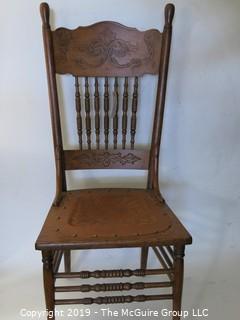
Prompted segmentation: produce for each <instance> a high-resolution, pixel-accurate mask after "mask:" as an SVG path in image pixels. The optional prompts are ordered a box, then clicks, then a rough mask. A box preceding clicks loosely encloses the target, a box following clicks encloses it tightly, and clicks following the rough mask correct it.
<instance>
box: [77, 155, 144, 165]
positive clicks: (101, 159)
mask: <svg viewBox="0 0 240 320" xmlns="http://www.w3.org/2000/svg"><path fill="white" fill-rule="evenodd" d="M78 160H79V161H81V162H83V163H87V164H89V165H93V164H94V165H95V164H103V165H104V167H109V166H110V165H111V164H114V163H120V164H121V165H123V166H124V165H126V164H134V163H135V162H137V161H140V160H141V158H139V157H137V156H135V155H134V154H133V153H128V154H126V155H122V154H121V153H120V152H118V153H109V152H103V153H102V154H91V153H89V154H86V153H83V154H81V155H80V156H78Z"/></svg>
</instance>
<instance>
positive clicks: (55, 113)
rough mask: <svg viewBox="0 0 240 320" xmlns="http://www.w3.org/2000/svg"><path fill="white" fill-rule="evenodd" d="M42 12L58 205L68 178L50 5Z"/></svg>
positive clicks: (43, 7)
mask: <svg viewBox="0 0 240 320" xmlns="http://www.w3.org/2000/svg"><path fill="white" fill-rule="evenodd" d="M40 13H41V18H42V33H43V43H44V51H45V61H46V69H47V79H48V92H49V104H50V113H51V122H52V134H53V145H54V155H55V167H56V194H55V198H54V201H53V202H54V204H55V205H58V202H59V201H60V200H61V193H62V191H65V190H66V178H65V172H64V164H63V144H62V132H61V124H60V114H59V105H58V94H57V83H56V76H55V63H54V56H53V43H52V32H51V29H50V24H49V7H48V5H47V4H46V3H43V4H41V6H40Z"/></svg>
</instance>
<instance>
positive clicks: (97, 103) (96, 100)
mask: <svg viewBox="0 0 240 320" xmlns="http://www.w3.org/2000/svg"><path fill="white" fill-rule="evenodd" d="M94 108H95V133H96V147H97V150H99V148H100V100H99V90H98V78H97V77H96V78H95V92H94Z"/></svg>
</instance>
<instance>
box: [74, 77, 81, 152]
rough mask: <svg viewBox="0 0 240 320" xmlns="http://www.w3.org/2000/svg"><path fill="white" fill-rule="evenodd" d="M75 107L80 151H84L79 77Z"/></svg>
mask: <svg viewBox="0 0 240 320" xmlns="http://www.w3.org/2000/svg"><path fill="white" fill-rule="evenodd" d="M75 105H76V112H77V131H78V141H79V149H80V150H82V116H81V97H80V92H79V81H78V77H75Z"/></svg>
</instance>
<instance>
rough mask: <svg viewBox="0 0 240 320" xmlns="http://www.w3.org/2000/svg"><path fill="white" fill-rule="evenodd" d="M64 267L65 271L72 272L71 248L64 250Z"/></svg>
mask: <svg viewBox="0 0 240 320" xmlns="http://www.w3.org/2000/svg"><path fill="white" fill-rule="evenodd" d="M64 268H65V272H67V273H69V272H71V250H65V251H64Z"/></svg>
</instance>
